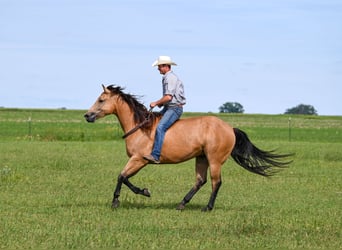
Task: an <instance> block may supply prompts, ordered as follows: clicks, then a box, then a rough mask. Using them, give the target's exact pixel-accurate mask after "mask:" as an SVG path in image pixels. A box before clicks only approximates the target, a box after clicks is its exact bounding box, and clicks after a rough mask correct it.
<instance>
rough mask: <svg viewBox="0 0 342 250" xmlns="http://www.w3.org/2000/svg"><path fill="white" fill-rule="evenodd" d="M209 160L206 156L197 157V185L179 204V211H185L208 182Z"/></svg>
mask: <svg viewBox="0 0 342 250" xmlns="http://www.w3.org/2000/svg"><path fill="white" fill-rule="evenodd" d="M207 170H208V160H207V158H206V157H205V156H198V157H196V183H195V185H194V186H193V187H192V188H191V189H190V191H189V192H188V193H187V194H186V195H185V197H184V198H183V200H182V201H181V203H179V205H178V207H177V210H183V209H184V208H185V204H187V203H188V202H189V201H190V200H191V199H192V197H193V196H194V195H195V194H196V193H197V192H198V190H199V189H200V188H201V187H202V186H203V185H204V184H205V183H206V182H207Z"/></svg>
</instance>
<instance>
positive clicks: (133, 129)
mask: <svg viewBox="0 0 342 250" xmlns="http://www.w3.org/2000/svg"><path fill="white" fill-rule="evenodd" d="M152 109H153V108H150V110H149V111H148V115H147V116H146V118H145V120H144V121H142V122H141V123H139V124H138V125H137V126H135V127H134V128H132V129H131V130H130V131H128V132H127V133H126V134H124V135H123V136H122V139H125V138H126V137H128V136H130V135H131V134H133V133H134V132H135V131H137V130H138V129H140V128H141V127H142V126H144V125H145V124H146V123H147V122H148V121H149V120H150V118H151V115H152Z"/></svg>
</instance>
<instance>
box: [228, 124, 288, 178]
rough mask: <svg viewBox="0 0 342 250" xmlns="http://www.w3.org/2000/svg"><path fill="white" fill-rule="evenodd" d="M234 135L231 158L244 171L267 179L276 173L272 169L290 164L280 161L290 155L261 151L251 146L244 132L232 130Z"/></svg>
mask: <svg viewBox="0 0 342 250" xmlns="http://www.w3.org/2000/svg"><path fill="white" fill-rule="evenodd" d="M234 133H235V138H236V142H235V146H234V148H233V151H232V154H231V156H232V158H233V159H234V161H235V162H236V163H237V164H239V165H240V166H241V167H243V168H244V169H246V170H248V171H250V172H252V173H255V174H259V175H262V176H266V177H268V176H271V175H273V174H275V173H276V172H277V169H274V168H278V170H279V169H280V168H286V167H287V166H288V164H289V163H291V162H292V161H282V159H284V158H286V157H289V156H292V154H276V153H275V152H274V151H273V150H272V151H264V150H261V149H259V148H257V147H256V146H255V145H253V143H252V142H251V141H250V140H249V138H248V136H247V134H246V133H245V132H243V131H241V130H240V129H238V128H234Z"/></svg>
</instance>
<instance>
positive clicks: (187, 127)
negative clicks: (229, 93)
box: [84, 85, 291, 211]
mask: <svg viewBox="0 0 342 250" xmlns="http://www.w3.org/2000/svg"><path fill="white" fill-rule="evenodd" d="M102 88H103V92H102V93H101V94H100V96H99V97H98V98H97V100H96V101H95V103H94V104H93V105H92V106H91V108H90V109H89V110H88V112H86V113H85V115H84V117H85V119H86V120H87V121H88V122H95V121H96V120H97V119H100V118H102V117H104V116H106V115H111V114H114V115H115V116H116V117H117V119H118V121H119V123H120V126H121V128H122V130H123V131H124V133H125V134H124V136H123V138H124V139H125V144H126V153H127V155H128V157H129V160H128V162H127V164H126V165H125V167H124V168H123V169H122V171H121V172H120V174H119V175H118V178H117V184H116V187H115V189H114V194H113V200H112V208H113V209H115V208H118V207H119V205H120V201H119V196H120V192H121V187H122V184H125V185H126V186H127V187H128V188H129V189H130V190H131V191H133V192H134V193H135V194H140V195H143V196H146V197H150V196H151V194H150V191H149V190H148V189H147V188H139V187H137V186H135V185H133V184H132V183H131V182H130V180H129V178H130V177H132V176H134V175H135V174H137V173H138V172H139V171H140V170H141V169H142V168H143V167H145V166H146V165H147V164H148V163H149V162H148V161H147V160H145V159H144V158H143V156H144V155H146V154H149V153H150V151H151V148H152V146H153V142H154V135H155V129H156V126H157V124H158V122H159V120H160V118H161V116H160V114H159V113H158V112H152V110H148V109H147V108H146V107H145V106H144V105H143V104H142V103H140V102H139V100H138V97H137V96H135V95H132V94H128V93H125V92H124V88H122V87H120V86H115V85H109V86H107V87H105V86H104V85H102ZM229 156H231V157H232V158H233V159H234V161H235V162H236V163H237V164H238V165H240V166H241V167H243V168H244V169H246V170H248V171H250V172H252V173H255V174H258V175H261V176H265V177H269V176H272V175H273V174H275V173H276V172H278V170H280V169H282V168H286V167H288V165H289V164H290V162H291V161H289V160H285V159H284V158H286V157H289V156H290V154H277V153H275V151H274V150H271V151H265V150H261V149H259V148H258V147H256V146H255V145H254V144H253V143H252V142H251V141H250V140H249V138H248V136H247V134H246V133H245V132H243V131H242V130H240V129H238V128H233V127H231V126H230V125H229V124H228V123H227V122H224V121H223V120H221V119H219V118H217V117H215V116H210V115H208V116H199V117H190V118H181V119H179V120H178V121H176V122H175V123H174V124H173V125H172V126H171V127H170V128H169V129H168V130H167V132H166V135H165V139H164V143H163V146H162V151H161V156H160V164H176V163H180V162H184V161H187V160H189V159H192V158H196V160H195V171H196V181H195V184H194V185H193V187H192V188H191V189H190V191H189V192H188V193H187V194H186V195H185V196H184V198H183V199H182V201H181V202H180V203H179V204H178V206H177V207H176V209H177V210H183V209H184V208H185V205H186V204H187V203H188V202H190V200H191V199H192V198H193V196H194V195H195V194H196V193H197V192H198V191H199V190H200V188H201V187H202V186H203V185H204V184H206V182H207V173H208V170H209V173H210V178H211V187H212V192H211V194H210V198H209V202H208V204H207V205H206V206H205V207H204V208H203V209H202V211H210V210H212V209H213V208H214V204H215V200H216V197H217V194H218V191H219V189H220V186H221V184H222V180H221V168H222V165H223V164H224V163H225V162H226V161H227V159H228V158H229Z"/></svg>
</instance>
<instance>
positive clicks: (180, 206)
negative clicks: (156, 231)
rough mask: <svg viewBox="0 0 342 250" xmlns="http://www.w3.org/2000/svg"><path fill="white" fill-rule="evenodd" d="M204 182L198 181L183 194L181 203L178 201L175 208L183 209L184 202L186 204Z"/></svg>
mask: <svg viewBox="0 0 342 250" xmlns="http://www.w3.org/2000/svg"><path fill="white" fill-rule="evenodd" d="M204 184H205V182H202V181H201V182H198V183H197V184H196V185H195V186H194V187H193V188H191V189H190V191H189V192H188V193H187V194H186V195H185V197H184V198H183V200H182V201H181V203H179V205H178V207H177V210H183V209H184V208H185V204H187V203H188V202H189V201H190V200H191V199H192V197H194V195H195V194H196V193H197V192H198V190H199V189H200V188H201V187H202V186H203V185H204Z"/></svg>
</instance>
